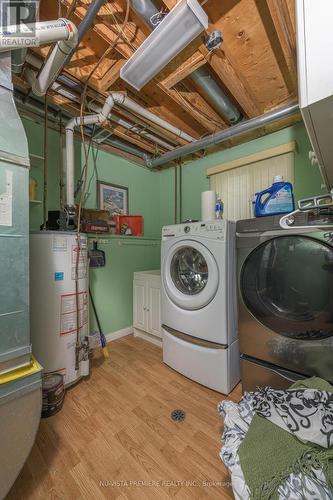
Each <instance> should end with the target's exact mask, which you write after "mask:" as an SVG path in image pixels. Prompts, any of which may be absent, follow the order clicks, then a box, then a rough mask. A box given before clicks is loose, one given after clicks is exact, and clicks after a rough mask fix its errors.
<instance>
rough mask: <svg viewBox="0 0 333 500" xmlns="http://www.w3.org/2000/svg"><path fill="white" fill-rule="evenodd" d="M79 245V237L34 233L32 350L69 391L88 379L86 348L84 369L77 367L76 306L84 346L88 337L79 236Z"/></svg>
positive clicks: (83, 249) (84, 254) (84, 260)
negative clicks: (85, 376)
mask: <svg viewBox="0 0 333 500" xmlns="http://www.w3.org/2000/svg"><path fill="white" fill-rule="evenodd" d="M79 243H80V244H79V245H78V237H77V234H76V233H75V232H61V231H41V232H36V233H31V234H30V331H31V340H32V346H33V350H34V354H35V356H36V358H37V359H38V360H39V362H40V363H41V365H42V366H43V368H44V374H46V373H54V372H59V373H61V374H63V375H64V381H65V385H66V386H68V385H70V384H72V383H74V382H76V381H77V380H78V379H79V378H80V377H81V376H82V375H88V361H87V352H85V350H84V349H81V350H80V364H79V369H76V366H75V351H76V349H75V348H76V341H77V305H78V309H79V315H78V316H79V338H80V342H83V341H84V339H85V337H86V336H87V335H88V324H89V323H88V320H89V317H88V316H89V314H88V313H89V304H88V297H89V288H88V248H87V237H86V235H81V236H80V242H79ZM79 248H80V251H79ZM77 259H78V262H77ZM77 265H78V267H76V266H77ZM76 272H77V275H78V288H77V289H76V284H75V276H76Z"/></svg>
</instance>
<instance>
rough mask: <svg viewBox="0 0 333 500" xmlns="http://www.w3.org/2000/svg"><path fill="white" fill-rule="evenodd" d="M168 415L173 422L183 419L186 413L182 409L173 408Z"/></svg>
mask: <svg viewBox="0 0 333 500" xmlns="http://www.w3.org/2000/svg"><path fill="white" fill-rule="evenodd" d="M170 417H171V419H172V420H173V421H174V422H182V421H183V420H185V417H186V413H185V412H184V410H173V411H172V412H171V415H170Z"/></svg>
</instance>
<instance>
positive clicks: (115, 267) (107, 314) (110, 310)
mask: <svg viewBox="0 0 333 500" xmlns="http://www.w3.org/2000/svg"><path fill="white" fill-rule="evenodd" d="M82 156H83V155H82ZM97 180H100V181H105V182H110V183H114V184H117V185H121V186H127V187H128V197H129V213H130V214H133V215H135V214H138V215H143V217H144V238H143V239H142V238H133V237H113V236H110V237H103V235H102V236H101V238H100V239H101V240H102V242H103V243H101V244H100V245H99V246H100V248H101V249H102V250H104V251H105V253H106V259H107V265H106V267H105V268H101V269H92V270H91V273H90V284H91V290H92V293H93V296H94V297H95V302H96V308H97V309H98V314H99V317H100V321H101V324H102V328H103V330H104V332H105V333H110V332H114V331H118V330H121V329H123V328H126V327H128V326H131V325H132V324H133V272H134V271H144V270H148V269H159V267H160V207H159V177H158V175H156V173H155V172H151V171H149V170H147V169H145V168H142V167H140V166H138V165H134V164H132V163H130V162H129V161H127V160H125V159H123V158H119V157H117V156H114V155H111V154H109V153H106V152H104V151H94V152H92V153H91V154H90V156H89V161H88V185H87V197H86V203H85V205H86V206H87V207H89V208H93V207H96V195H97V189H96V181H97ZM90 313H91V316H90V317H91V325H92V328H96V323H95V321H94V320H93V314H92V311H90Z"/></svg>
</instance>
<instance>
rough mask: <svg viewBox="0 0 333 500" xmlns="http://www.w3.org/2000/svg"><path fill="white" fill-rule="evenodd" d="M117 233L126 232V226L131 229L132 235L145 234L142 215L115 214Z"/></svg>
mask: <svg viewBox="0 0 333 500" xmlns="http://www.w3.org/2000/svg"><path fill="white" fill-rule="evenodd" d="M113 220H114V221H115V223H116V234H125V232H124V230H125V228H126V226H127V227H128V228H130V229H131V231H132V236H143V217H142V215H114V216H113Z"/></svg>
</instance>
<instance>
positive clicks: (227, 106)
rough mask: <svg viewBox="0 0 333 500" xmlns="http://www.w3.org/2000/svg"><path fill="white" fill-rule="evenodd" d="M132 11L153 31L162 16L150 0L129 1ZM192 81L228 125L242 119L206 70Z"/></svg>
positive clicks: (199, 71)
mask: <svg viewBox="0 0 333 500" xmlns="http://www.w3.org/2000/svg"><path fill="white" fill-rule="evenodd" d="M131 4H132V7H133V10H134V11H135V12H136V13H137V14H138V15H139V16H140V17H141V18H142V19H143V20H144V21H145V23H146V25H147V26H148V27H149V28H151V29H152V30H154V29H155V28H156V27H157V26H158V23H159V21H160V20H162V16H161V13H160V11H159V10H158V8H157V7H156V6H155V4H154V3H153V2H152V1H151V0H131ZM191 78H192V80H193V81H194V82H195V84H196V85H197V86H198V87H199V88H200V90H201V91H202V93H203V95H204V96H205V98H206V99H207V101H208V102H209V103H210V104H211V106H212V107H213V108H214V109H215V110H216V111H217V112H218V113H219V114H220V115H221V116H222V117H223V118H224V119H226V120H227V121H228V122H229V123H231V124H235V123H238V122H239V121H241V120H242V119H243V116H242V114H241V113H240V112H239V110H238V109H237V108H236V106H235V105H234V104H233V103H232V102H231V100H230V99H229V97H228V96H227V95H226V94H225V93H224V92H223V90H222V89H221V88H220V86H219V85H218V84H217V83H216V81H215V80H214V78H213V77H212V76H211V74H210V73H209V71H208V70H207V68H205V67H204V66H202V67H201V68H199V69H196V70H195V71H193V73H192V74H191Z"/></svg>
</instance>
